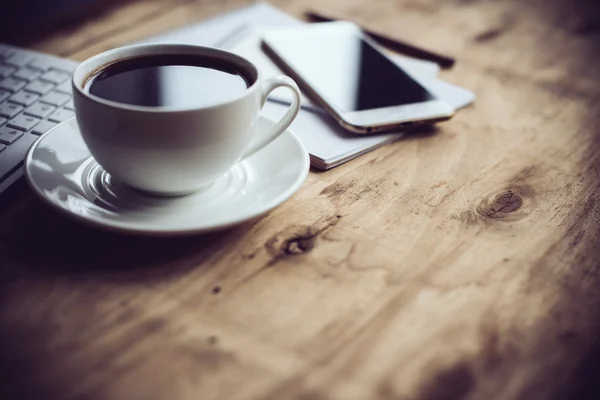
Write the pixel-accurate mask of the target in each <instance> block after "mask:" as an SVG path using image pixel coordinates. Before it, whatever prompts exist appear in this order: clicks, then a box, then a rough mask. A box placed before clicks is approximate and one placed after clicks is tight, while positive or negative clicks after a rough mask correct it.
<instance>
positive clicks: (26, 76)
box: [12, 68, 41, 82]
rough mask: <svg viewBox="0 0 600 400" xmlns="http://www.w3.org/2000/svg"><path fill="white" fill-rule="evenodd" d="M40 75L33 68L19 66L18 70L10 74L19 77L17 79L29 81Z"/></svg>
mask: <svg viewBox="0 0 600 400" xmlns="http://www.w3.org/2000/svg"><path fill="white" fill-rule="evenodd" d="M40 75H41V74H40V71H36V70H35V69H31V68H21V69H20V70H18V71H17V72H15V73H14V74H13V75H12V76H13V78H19V79H23V80H26V81H30V82H31V81H33V80H35V79H37V78H39V76H40Z"/></svg>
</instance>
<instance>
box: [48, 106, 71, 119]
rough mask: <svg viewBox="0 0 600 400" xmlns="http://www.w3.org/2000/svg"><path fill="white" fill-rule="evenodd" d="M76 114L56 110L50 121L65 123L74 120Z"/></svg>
mask: <svg viewBox="0 0 600 400" xmlns="http://www.w3.org/2000/svg"><path fill="white" fill-rule="evenodd" d="M74 116H75V113H74V112H73V111H69V110H65V109H62V108H61V109H59V110H56V111H55V112H54V113H53V114H52V115H51V116H49V117H48V120H50V121H53V122H64V121H66V120H68V119H70V118H73V117H74Z"/></svg>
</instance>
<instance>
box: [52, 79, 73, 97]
mask: <svg viewBox="0 0 600 400" xmlns="http://www.w3.org/2000/svg"><path fill="white" fill-rule="evenodd" d="M56 90H58V91H59V92H64V93H68V94H71V93H72V92H73V88H72V87H71V80H68V81H64V82H63V83H61V84H60V85H58V86H57V87H56Z"/></svg>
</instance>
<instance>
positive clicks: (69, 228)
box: [0, 194, 254, 282]
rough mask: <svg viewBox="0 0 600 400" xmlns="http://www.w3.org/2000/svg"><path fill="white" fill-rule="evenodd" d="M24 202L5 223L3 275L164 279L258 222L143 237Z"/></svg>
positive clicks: (34, 200) (192, 265) (0, 241)
mask: <svg viewBox="0 0 600 400" xmlns="http://www.w3.org/2000/svg"><path fill="white" fill-rule="evenodd" d="M24 197H25V196H24ZM21 201H22V202H23V204H21V205H19V206H17V207H15V208H16V209H17V212H15V213H13V214H12V215H9V216H6V217H5V220H4V221H2V222H3V223H2V226H3V228H2V230H1V231H0V232H2V233H0V234H2V236H0V246H5V247H6V249H7V251H6V253H8V254H9V255H10V257H11V259H9V260H4V261H5V262H6V264H5V265H6V268H8V269H9V270H8V271H6V268H0V271H2V270H3V269H5V271H4V274H23V273H28V271H31V272H33V273H38V272H41V273H43V274H48V273H51V274H54V275H63V276H67V277H72V278H76V277H79V276H81V277H94V278H96V279H101V280H111V281H123V282H125V281H129V280H133V281H137V282H151V281H157V280H158V281H159V280H162V279H165V278H167V277H168V276H171V275H180V274H184V273H185V272H186V271H187V270H190V269H194V268H197V267H198V265H199V264H202V261H203V259H204V257H206V256H207V255H208V254H209V253H213V252H214V250H215V249H221V248H223V247H224V246H225V243H232V242H235V240H232V239H235V238H237V237H240V236H242V235H243V234H244V233H245V232H246V231H247V229H248V227H249V226H251V225H252V224H253V223H254V222H252V221H250V222H247V223H245V224H242V225H239V226H237V227H234V228H231V229H228V230H224V231H219V232H215V233H208V234H204V235H195V236H182V237H170V238H169V237H143V236H133V235H124V234H119V233H115V232H110V231H104V230H100V229H97V228H91V227H87V226H85V225H82V224H80V223H77V222H75V221H72V220H70V219H68V218H66V217H64V216H62V215H60V214H58V213H57V212H55V211H54V210H50V209H49V208H48V207H47V206H46V205H44V204H42V203H41V201H40V200H38V199H37V198H34V197H33V195H31V194H28V195H27V196H26V197H25V199H23V198H22V199H21ZM33 227H35V228H33ZM9 265H11V266H10V267H9ZM21 268H23V269H21ZM0 277H1V276H0Z"/></svg>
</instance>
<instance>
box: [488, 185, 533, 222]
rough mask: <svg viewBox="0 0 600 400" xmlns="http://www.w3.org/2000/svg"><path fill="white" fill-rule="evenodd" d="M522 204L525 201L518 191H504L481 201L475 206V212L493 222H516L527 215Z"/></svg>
mask: <svg viewBox="0 0 600 400" xmlns="http://www.w3.org/2000/svg"><path fill="white" fill-rule="evenodd" d="M524 204H525V199H524V197H523V196H522V195H521V193H520V192H519V191H518V190H515V189H505V190H503V191H501V192H500V193H496V194H495V195H492V196H489V197H487V198H485V199H483V200H482V201H481V203H480V204H479V205H478V206H477V212H478V213H479V214H480V215H481V216H483V217H486V218H491V219H495V220H501V219H510V220H516V219H521V218H523V217H524V216H525V215H527V214H528V212H527V211H526V210H524V209H523V206H524Z"/></svg>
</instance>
